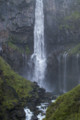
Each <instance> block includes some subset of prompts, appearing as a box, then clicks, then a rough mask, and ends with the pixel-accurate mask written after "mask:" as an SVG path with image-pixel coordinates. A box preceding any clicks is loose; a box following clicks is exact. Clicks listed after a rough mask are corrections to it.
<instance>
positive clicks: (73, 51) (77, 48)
mask: <svg viewBox="0 0 80 120" xmlns="http://www.w3.org/2000/svg"><path fill="white" fill-rule="evenodd" d="M68 54H69V55H75V54H80V44H78V45H76V46H74V47H73V48H72V49H70V51H69V52H68Z"/></svg>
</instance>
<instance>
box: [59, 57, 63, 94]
mask: <svg viewBox="0 0 80 120" xmlns="http://www.w3.org/2000/svg"><path fill="white" fill-rule="evenodd" d="M58 70H59V75H58V80H59V91H60V93H61V92H62V85H61V84H62V83H61V55H59V56H58Z"/></svg>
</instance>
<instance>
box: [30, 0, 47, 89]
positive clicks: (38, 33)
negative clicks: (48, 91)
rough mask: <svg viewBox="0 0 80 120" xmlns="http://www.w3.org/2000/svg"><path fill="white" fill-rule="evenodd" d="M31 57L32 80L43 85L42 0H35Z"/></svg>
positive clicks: (44, 66)
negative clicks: (32, 66)
mask: <svg viewBox="0 0 80 120" xmlns="http://www.w3.org/2000/svg"><path fill="white" fill-rule="evenodd" d="M31 59H32V60H34V74H33V78H32V80H33V81H36V82H37V83H38V84H39V85H40V87H45V86H44V82H43V81H44V77H45V69H46V55H45V45H44V12H43V0H36V8H35V26H34V53H33V55H32V56H31Z"/></svg>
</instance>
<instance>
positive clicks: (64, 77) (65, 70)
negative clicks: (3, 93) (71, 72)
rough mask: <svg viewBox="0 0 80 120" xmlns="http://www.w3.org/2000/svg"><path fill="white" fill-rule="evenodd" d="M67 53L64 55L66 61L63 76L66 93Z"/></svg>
mask: <svg viewBox="0 0 80 120" xmlns="http://www.w3.org/2000/svg"><path fill="white" fill-rule="evenodd" d="M67 55H68V54H67V53H64V54H63V59H64V74H63V75H64V76H63V85H64V88H63V92H64V93H66V91H67Z"/></svg>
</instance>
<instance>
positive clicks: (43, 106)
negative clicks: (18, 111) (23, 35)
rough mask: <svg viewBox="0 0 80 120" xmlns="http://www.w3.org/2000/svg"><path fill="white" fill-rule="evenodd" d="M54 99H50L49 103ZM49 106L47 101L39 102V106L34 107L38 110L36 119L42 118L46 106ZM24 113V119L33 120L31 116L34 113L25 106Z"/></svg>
mask: <svg viewBox="0 0 80 120" xmlns="http://www.w3.org/2000/svg"><path fill="white" fill-rule="evenodd" d="M54 102H55V100H52V101H51V103H54ZM48 106H49V103H41V104H40V105H39V106H37V107H36V108H37V109H38V110H39V114H38V115H37V119H36V120H43V119H44V118H45V115H46V111H47V108H48ZM24 111H25V114H26V119H25V120H33V119H32V117H33V116H34V113H33V112H31V111H30V109H28V108H25V109H24Z"/></svg>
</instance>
